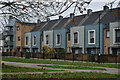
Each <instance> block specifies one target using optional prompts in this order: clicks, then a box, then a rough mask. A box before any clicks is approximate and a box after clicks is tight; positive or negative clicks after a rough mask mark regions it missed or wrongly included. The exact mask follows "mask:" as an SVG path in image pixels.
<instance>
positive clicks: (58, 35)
mask: <svg viewBox="0 0 120 80" xmlns="http://www.w3.org/2000/svg"><path fill="white" fill-rule="evenodd" d="M53 35H54V37H53V38H54V48H55V49H56V50H63V51H65V52H67V29H59V30H54V33H53Z"/></svg>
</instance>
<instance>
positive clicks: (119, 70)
mask: <svg viewBox="0 0 120 80" xmlns="http://www.w3.org/2000/svg"><path fill="white" fill-rule="evenodd" d="M2 63H4V64H5V65H12V66H19V67H30V68H44V69H48V70H64V71H54V72H47V73H64V72H100V73H110V74H120V73H119V72H120V69H117V68H106V67H96V68H103V69H106V71H104V70H83V69H60V68H50V67H40V66H38V65H54V64H35V63H20V62H7V61H2ZM62 66H74V65H62ZM40 73H43V72H20V73H2V74H40Z"/></svg>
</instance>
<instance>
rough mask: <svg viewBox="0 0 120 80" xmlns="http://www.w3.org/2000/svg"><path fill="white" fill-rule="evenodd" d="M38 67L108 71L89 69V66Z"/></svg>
mask: <svg viewBox="0 0 120 80" xmlns="http://www.w3.org/2000/svg"><path fill="white" fill-rule="evenodd" d="M38 66H40V67H52V68H60V69H85V70H106V69H102V68H93V67H87V66H60V65H38Z"/></svg>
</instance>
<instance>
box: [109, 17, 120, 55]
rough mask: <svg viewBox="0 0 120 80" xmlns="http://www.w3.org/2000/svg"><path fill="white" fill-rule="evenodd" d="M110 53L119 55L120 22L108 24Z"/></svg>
mask: <svg viewBox="0 0 120 80" xmlns="http://www.w3.org/2000/svg"><path fill="white" fill-rule="evenodd" d="M119 18H120V17H119ZM110 53H111V54H114V55H118V54H119V53H120V22H112V23H110Z"/></svg>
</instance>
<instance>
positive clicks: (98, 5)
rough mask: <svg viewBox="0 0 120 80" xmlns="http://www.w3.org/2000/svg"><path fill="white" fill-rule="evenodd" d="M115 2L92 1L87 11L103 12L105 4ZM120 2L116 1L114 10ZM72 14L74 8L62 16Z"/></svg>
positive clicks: (104, 0) (108, 0)
mask: <svg viewBox="0 0 120 80" xmlns="http://www.w3.org/2000/svg"><path fill="white" fill-rule="evenodd" d="M59 1H60V0H59ZM113 1H114V0H92V2H91V3H90V5H89V6H87V9H92V10H93V12H95V11H99V10H103V6H104V5H105V4H108V3H110V2H113ZM119 1H120V0H116V1H115V3H114V4H113V8H116V7H117V5H118V3H119ZM70 12H73V9H72V8H70V9H69V10H68V11H66V12H65V13H63V14H62V16H63V17H69V14H70ZM84 14H86V12H84ZM76 15H81V14H80V13H79V11H78V12H76ZM56 18H58V16H57V17H56V16H54V17H51V18H50V19H56Z"/></svg>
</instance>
